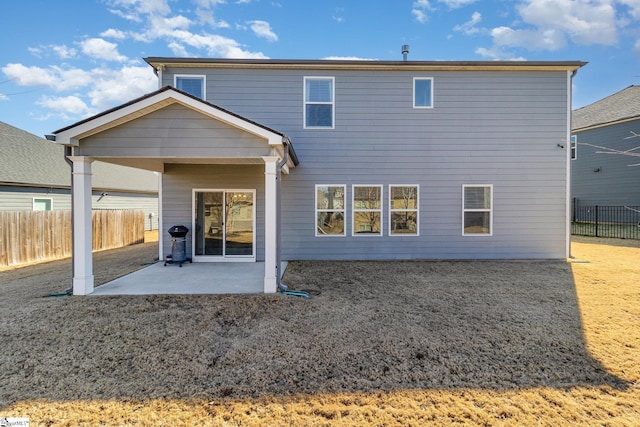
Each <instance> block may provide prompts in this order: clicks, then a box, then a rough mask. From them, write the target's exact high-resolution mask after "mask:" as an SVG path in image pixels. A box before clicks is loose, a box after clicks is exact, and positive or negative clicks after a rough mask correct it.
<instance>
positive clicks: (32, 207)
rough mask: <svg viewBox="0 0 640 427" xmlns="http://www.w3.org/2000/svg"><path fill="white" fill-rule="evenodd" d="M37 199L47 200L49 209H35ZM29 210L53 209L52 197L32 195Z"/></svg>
mask: <svg viewBox="0 0 640 427" xmlns="http://www.w3.org/2000/svg"><path fill="white" fill-rule="evenodd" d="M39 200H46V201H48V202H49V206H48V207H49V209H36V201H39ZM31 210H32V211H44V212H47V211H52V210H53V198H51V197H33V198H32V199H31Z"/></svg>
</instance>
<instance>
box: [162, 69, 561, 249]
mask: <svg viewBox="0 0 640 427" xmlns="http://www.w3.org/2000/svg"><path fill="white" fill-rule="evenodd" d="M172 73H179V74H188V73H194V74H203V73H206V74H207V78H206V81H207V90H206V99H207V101H208V102H211V103H214V104H216V105H219V106H221V107H222V108H225V109H228V110H230V111H233V112H234V113H236V114H239V115H241V116H243V117H246V118H248V119H250V120H253V121H256V122H258V123H261V124H263V125H265V126H268V127H270V128H273V129H277V130H278V131H281V132H283V133H285V134H287V135H288V136H289V137H290V138H291V140H292V142H293V145H294V147H295V150H296V153H297V156H298V158H299V160H300V165H299V166H298V167H297V168H295V169H293V170H292V171H291V174H290V175H285V176H283V194H282V218H283V234H282V244H283V248H282V251H283V253H282V255H283V259H288V260H295V259H302V260H304V259H416V258H433V259H445V258H457V259H464V258H481V259H482V258H564V257H565V255H566V253H565V251H566V238H567V234H566V233H567V230H566V200H567V196H568V195H567V194H566V193H567V188H566V185H567V155H568V154H567V149H568V147H567V141H566V139H567V115H568V111H567V107H568V101H567V72H566V71H557V72H552V71H547V72H532V71H496V72H488V71H468V72H466V71H459V72H451V71H449V72H447V71H438V72H412V71H351V70H334V71H328V70H313V71H308V72H304V71H300V70H251V69H233V70H228V69H226V70H225V69H189V68H175V69H167V70H165V71H164V73H163V79H164V81H163V84H172V83H173V76H172ZM314 75H315V76H327V77H335V108H336V111H335V129H333V130H305V129H303V99H302V94H303V80H304V77H305V76H314ZM414 77H433V78H434V108H433V109H414V108H413V102H412V100H413V96H412V91H413V78H414ZM558 144H560V145H562V146H564V147H565V148H560V147H559V146H558ZM260 173H262V172H260ZM165 182H166V183H169V182H168V181H165ZM316 184H345V185H346V186H347V196H346V201H347V206H346V218H345V219H346V221H345V222H346V231H347V233H346V234H347V235H346V236H345V237H316V236H315V206H314V200H315V199H314V190H315V185H316ZM353 184H363V185H367V184H368V185H383V224H382V225H383V236H381V237H366V238H365V237H357V236H355V237H354V236H351V227H352V219H351V212H352V202H351V197H352V194H351V191H352V189H351V188H352V185H353ZM390 184H406V185H419V186H420V199H419V200H420V209H419V215H420V224H419V234H420V235H419V236H418V237H414V236H403V237H398V236H389V225H388V218H389V217H388V215H389V210H388V194H389V193H388V191H389V185H390ZM463 184H492V185H493V191H494V194H493V201H494V206H493V215H494V219H493V227H494V229H493V236H490V237H489V236H465V237H463V236H462V224H461V223H462V185H463ZM212 186H214V187H219V186H220V185H212ZM190 197H191V196H190V195H189V198H190ZM189 203H190V202H189ZM189 206H190V205H189ZM258 206H260V204H259V205H258ZM176 212H177V211H176ZM165 215H167V213H165ZM258 218H260V214H258ZM165 219H166V217H165ZM178 219H180V220H181V221H185V219H184V218H182V217H180V218H178V217H175V220H178ZM187 219H188V218H187ZM170 222H171V221H170ZM165 224H167V225H168V224H169V223H165ZM258 248H260V245H258Z"/></svg>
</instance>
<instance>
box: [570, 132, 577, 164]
mask: <svg viewBox="0 0 640 427" xmlns="http://www.w3.org/2000/svg"><path fill="white" fill-rule="evenodd" d="M577 158H578V135H571V160H575V159H577Z"/></svg>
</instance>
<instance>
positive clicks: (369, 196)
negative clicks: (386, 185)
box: [353, 185, 382, 236]
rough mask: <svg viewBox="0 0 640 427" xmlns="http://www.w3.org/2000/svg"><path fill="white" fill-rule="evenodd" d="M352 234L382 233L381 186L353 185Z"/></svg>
mask: <svg viewBox="0 0 640 427" xmlns="http://www.w3.org/2000/svg"><path fill="white" fill-rule="evenodd" d="M353 235H354V236H362V235H368V236H381V235H382V186H380V185H354V186H353Z"/></svg>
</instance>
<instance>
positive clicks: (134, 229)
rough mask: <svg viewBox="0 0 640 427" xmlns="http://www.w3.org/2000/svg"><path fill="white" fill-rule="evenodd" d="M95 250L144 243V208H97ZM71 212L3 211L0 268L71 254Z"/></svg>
mask: <svg viewBox="0 0 640 427" xmlns="http://www.w3.org/2000/svg"><path fill="white" fill-rule="evenodd" d="M92 220H93V250H94V251H101V250H105V249H114V248H120V247H123V246H127V245H132V244H135V243H142V242H144V220H145V215H144V211H142V210H132V209H126V210H112V209H108V210H94V211H92ZM71 247H72V246H71V211H0V267H8V266H15V265H20V264H27V263H32V262H41V261H50V260H54V259H60V258H66V257H70V256H71Z"/></svg>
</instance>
